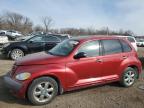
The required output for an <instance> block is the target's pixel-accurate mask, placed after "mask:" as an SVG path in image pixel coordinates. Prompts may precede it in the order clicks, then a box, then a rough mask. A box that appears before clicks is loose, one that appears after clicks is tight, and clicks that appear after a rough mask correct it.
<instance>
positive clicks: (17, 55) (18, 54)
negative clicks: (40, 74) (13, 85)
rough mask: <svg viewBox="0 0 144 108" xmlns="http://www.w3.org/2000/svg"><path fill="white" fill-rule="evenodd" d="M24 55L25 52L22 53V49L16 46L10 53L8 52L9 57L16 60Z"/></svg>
mask: <svg viewBox="0 0 144 108" xmlns="http://www.w3.org/2000/svg"><path fill="white" fill-rule="evenodd" d="M24 55H25V54H24V51H23V50H21V49H18V48H17V49H13V50H12V51H11V53H10V58H11V59H12V60H17V59H19V58H21V57H23V56H24Z"/></svg>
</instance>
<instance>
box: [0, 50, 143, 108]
mask: <svg viewBox="0 0 144 108" xmlns="http://www.w3.org/2000/svg"><path fill="white" fill-rule="evenodd" d="M142 54H144V48H139V56H140V57H141V56H142ZM141 61H142V62H143V61H144V59H141ZM12 64H13V61H11V60H4V59H2V58H1V59H0V108H29V107H31V108H144V90H141V89H139V86H141V85H142V86H144V79H143V78H141V79H139V80H138V81H137V83H135V84H134V86H133V87H130V88H123V87H121V86H119V84H118V83H112V84H107V85H102V86H96V87H91V88H87V89H82V90H77V91H72V92H67V93H64V94H63V95H60V96H57V97H56V98H55V99H54V100H53V101H52V102H51V103H50V104H48V105H43V106H32V105H31V104H30V103H29V102H28V101H27V100H21V99H17V98H15V97H13V96H12V95H11V94H10V93H9V91H8V90H7V89H6V88H5V87H4V84H3V81H2V76H3V75H4V74H5V73H6V72H7V71H8V70H10V68H11V66H12Z"/></svg>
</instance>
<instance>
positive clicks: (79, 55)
mask: <svg viewBox="0 0 144 108" xmlns="http://www.w3.org/2000/svg"><path fill="white" fill-rule="evenodd" d="M86 56H87V55H86V53H84V52H79V53H78V54H76V55H75V56H74V58H75V59H79V58H85V57H86Z"/></svg>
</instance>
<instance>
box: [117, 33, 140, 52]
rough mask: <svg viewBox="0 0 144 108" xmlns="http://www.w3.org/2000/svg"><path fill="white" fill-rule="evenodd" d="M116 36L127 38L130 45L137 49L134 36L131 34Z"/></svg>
mask: <svg viewBox="0 0 144 108" xmlns="http://www.w3.org/2000/svg"><path fill="white" fill-rule="evenodd" d="M117 37H121V38H124V39H127V40H128V41H129V42H130V43H131V44H132V46H133V47H134V48H135V50H136V51H137V50H138V48H137V41H136V39H135V37H133V36H117Z"/></svg>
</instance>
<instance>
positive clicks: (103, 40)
mask: <svg viewBox="0 0 144 108" xmlns="http://www.w3.org/2000/svg"><path fill="white" fill-rule="evenodd" d="M141 71H142V67H141V62H140V61H139V59H138V56H137V53H136V51H135V49H134V48H133V47H132V45H131V44H130V43H129V42H128V41H127V40H123V39H121V38H118V37H112V36H107V37H106V36H105V37H104V36H97V37H95V36H93V37H77V38H72V39H68V40H65V41H64V42H62V43H60V44H58V45H57V46H56V47H54V48H53V49H51V50H50V51H47V52H40V53H36V54H32V55H28V56H26V57H23V58H22V59H19V60H17V61H16V62H15V64H14V65H13V68H12V70H11V71H10V72H9V73H8V74H7V75H5V76H4V82H5V85H6V86H7V87H8V88H9V89H11V90H12V91H13V93H14V94H15V95H16V96H18V97H21V98H28V99H29V101H30V102H31V103H33V104H36V105H42V104H46V103H49V102H50V101H51V100H52V99H53V98H54V97H55V96H56V95H57V94H62V93H63V92H65V91H70V90H74V89H80V88H84V87H88V86H92V85H98V84H104V83H110V82H117V81H118V82H120V84H121V85H123V86H124V87H129V86H132V85H133V84H134V82H135V81H136V79H138V78H139V74H140V73H141Z"/></svg>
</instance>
